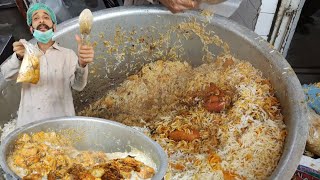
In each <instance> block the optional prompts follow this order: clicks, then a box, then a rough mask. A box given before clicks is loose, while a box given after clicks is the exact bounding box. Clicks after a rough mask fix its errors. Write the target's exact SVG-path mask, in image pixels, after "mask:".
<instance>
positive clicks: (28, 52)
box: [17, 40, 43, 84]
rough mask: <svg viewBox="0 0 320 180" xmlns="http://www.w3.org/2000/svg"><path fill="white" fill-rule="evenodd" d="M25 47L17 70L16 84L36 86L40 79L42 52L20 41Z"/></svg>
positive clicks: (24, 41)
mask: <svg viewBox="0 0 320 180" xmlns="http://www.w3.org/2000/svg"><path fill="white" fill-rule="evenodd" d="M20 42H21V43H22V44H23V46H24V47H25V53H24V57H23V60H22V64H21V67H20V70H19V74H18V78H17V83H19V82H24V83H32V84H37V83H38V81H39V79H40V57H41V56H42V54H43V53H42V52H41V51H40V50H39V49H38V48H36V47H35V46H34V45H32V44H31V43H29V42H27V41H26V40H20Z"/></svg>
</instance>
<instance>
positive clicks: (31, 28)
mask: <svg viewBox="0 0 320 180" xmlns="http://www.w3.org/2000/svg"><path fill="white" fill-rule="evenodd" d="M30 32H31V34H33V27H32V26H30Z"/></svg>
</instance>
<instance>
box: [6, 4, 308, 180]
mask: <svg viewBox="0 0 320 180" xmlns="http://www.w3.org/2000/svg"><path fill="white" fill-rule="evenodd" d="M190 16H192V17H195V18H196V19H197V20H205V19H206V18H207V17H203V16H201V15H200V14H199V13H197V12H187V13H182V14H175V15H173V14H171V13H170V12H169V11H167V10H164V9H161V8H158V7H121V8H115V9H108V10H103V11H98V12H95V13H94V27H93V29H92V34H93V37H92V40H93V41H98V45H97V47H96V50H95V51H96V57H97V59H96V60H95V64H94V65H91V66H90V71H91V70H92V71H94V72H95V73H93V74H90V78H89V82H88V85H87V87H86V89H85V90H84V91H82V92H80V93H75V96H74V99H75V106H76V109H77V110H78V111H79V110H81V109H82V108H83V107H84V106H86V105H88V104H89V103H90V102H93V101H95V100H96V99H98V98H99V97H101V96H102V95H104V94H105V92H106V91H107V90H108V89H110V88H113V87H115V86H116V84H118V83H119V82H121V81H122V80H123V79H124V78H125V77H126V76H125V75H126V74H127V73H132V72H133V71H129V70H128V69H127V67H128V66H130V65H136V66H137V62H139V63H140V64H143V63H145V62H146V61H144V58H145V57H149V58H150V55H149V54H148V53H145V54H140V55H139V56H131V55H129V54H125V55H124V61H123V62H122V63H120V64H119V63H118V61H116V60H115V56H110V55H108V54H106V53H105V46H104V43H102V42H103V41H104V40H105V39H107V40H110V41H111V42H112V41H113V35H114V32H115V29H116V27H117V26H120V27H122V28H123V30H128V29H132V28H133V27H134V28H135V29H136V35H135V36H136V38H137V39H138V38H139V37H140V36H141V35H144V36H149V37H152V38H159V36H158V34H157V33H158V32H163V33H164V32H166V31H168V27H169V26H170V25H176V24H177V23H180V22H182V21H185V20H188V19H189V17H190ZM77 22H78V21H77V19H71V20H69V21H67V22H64V23H62V24H60V25H59V26H58V32H57V33H56V40H57V41H58V42H59V43H60V45H62V46H64V47H67V48H72V49H74V50H76V48H77V47H76V43H75V40H74V34H75V33H79V31H78V24H77ZM206 29H207V30H214V32H215V33H216V34H217V35H218V36H220V38H221V39H223V41H225V42H226V43H228V45H229V46H230V50H231V53H232V54H233V55H234V56H235V57H237V58H239V59H244V60H248V61H249V62H251V63H252V64H253V65H254V66H255V67H256V68H257V69H260V70H261V71H262V73H263V75H264V76H265V77H268V78H269V79H270V81H271V83H272V85H273V87H274V88H275V90H276V96H277V97H278V99H279V100H280V103H281V106H282V113H283V115H284V117H285V124H286V125H287V131H288V135H287V138H286V141H285V147H284V150H283V155H282V157H281V159H280V161H279V164H278V166H277V168H276V169H275V171H274V172H273V174H272V176H271V177H270V178H271V179H290V178H291V176H292V175H293V174H294V172H295V170H296V168H297V166H298V164H299V161H300V158H301V155H302V153H303V151H304V147H305V142H306V138H307V132H308V119H307V116H306V112H307V111H306V104H305V102H304V94H303V91H302V89H301V85H300V83H299V80H298V79H297V77H296V75H295V73H294V71H293V70H292V69H291V67H290V65H289V64H288V62H287V61H286V60H285V59H284V58H283V56H282V55H281V54H279V53H278V52H277V51H275V50H273V49H272V47H271V46H270V45H269V44H268V43H267V42H266V41H265V40H263V39H262V38H261V37H259V36H258V35H256V34H255V33H253V32H252V31H250V30H248V29H247V28H244V27H242V26H240V25H238V24H237V23H235V22H232V21H230V20H228V19H225V18H223V17H219V16H214V17H213V18H211V19H210V23H209V24H208V25H207V26H206ZM101 32H103V34H100V33H101ZM175 42H181V43H182V45H183V47H184V50H185V51H184V54H181V56H182V58H184V59H185V60H186V61H188V62H190V63H191V64H193V65H194V66H197V65H199V64H201V63H202V62H201V61H200V60H199V59H201V57H202V56H203V51H202V44H201V42H200V41H199V40H197V39H196V38H194V39H193V40H186V41H184V40H178V39H172V40H171V41H170V42H167V43H168V46H164V47H163V48H164V49H165V50H169V49H170V48H171V45H172V44H174V43H175ZM127 45H128V46H130V43H128V44H127ZM119 48H120V47H119ZM211 51H212V52H213V53H214V54H219V52H221V51H222V50H221V48H219V47H215V46H213V47H211ZM151 59H152V57H151ZM153 60H156V59H153ZM108 63H109V65H111V66H110V67H109V68H107V70H106V64H108ZM140 67H141V66H140ZM137 69H139V68H137ZM0 90H1V91H2V93H3V95H2V96H0V106H1V108H0V115H1V121H2V122H1V123H2V124H3V123H5V122H7V121H8V120H9V119H10V118H11V115H12V114H14V113H15V112H16V111H17V108H18V103H19V94H20V90H19V87H18V86H17V85H15V83H7V82H4V80H3V78H2V77H0Z"/></svg>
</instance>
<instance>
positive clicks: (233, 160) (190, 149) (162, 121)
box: [79, 55, 286, 179]
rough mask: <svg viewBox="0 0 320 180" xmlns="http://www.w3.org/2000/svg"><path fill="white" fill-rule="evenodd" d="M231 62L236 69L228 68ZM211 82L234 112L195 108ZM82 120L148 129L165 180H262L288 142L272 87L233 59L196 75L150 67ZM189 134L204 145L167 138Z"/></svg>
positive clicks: (182, 67) (164, 64) (167, 65)
mask: <svg viewBox="0 0 320 180" xmlns="http://www.w3.org/2000/svg"><path fill="white" fill-rule="evenodd" d="M228 59H229V60H230V59H232V60H233V62H234V64H233V65H230V66H225V64H224V63H225V61H226V60H228ZM210 83H214V84H216V85H217V86H218V87H220V88H221V89H222V90H228V91H231V92H233V97H232V106H231V108H229V109H227V110H225V111H223V112H220V113H210V112H208V111H207V110H205V108H204V107H203V103H201V102H198V103H192V102H194V100H195V98H194V95H195V94H196V95H197V93H199V92H201V91H203V90H204V89H205V88H206V87H207V86H209V84H210ZM196 98H197V97H196ZM79 115H84V116H94V117H102V118H106V119H113V120H115V121H119V122H122V123H124V124H127V125H130V126H139V127H143V130H142V131H143V132H145V133H146V134H147V135H149V136H150V137H151V138H153V139H154V140H155V141H157V142H158V143H159V144H160V145H161V146H162V147H163V148H164V149H165V151H166V152H167V154H168V156H169V161H170V163H169V169H168V172H167V175H166V179H190V178H194V179H203V178H204V177H206V178H208V177H212V178H218V179H219V178H221V179H223V178H228V177H233V178H235V179H244V178H247V179H265V178H266V177H267V176H269V175H271V173H272V172H273V170H274V169H275V167H276V166H277V163H278V161H279V159H280V156H281V154H282V149H283V144H284V139H285V137H286V129H285V124H284V122H283V116H282V115H281V113H280V104H279V101H278V100H277V98H276V97H275V96H274V90H273V89H272V87H271V84H270V82H269V81H268V80H267V79H265V78H263V77H262V73H261V72H260V71H259V70H257V69H255V68H254V67H253V66H252V65H251V64H250V63H248V62H246V61H241V60H238V59H235V58H234V57H232V56H229V55H225V56H221V57H218V59H217V60H216V61H215V62H214V63H209V64H203V65H201V66H199V67H197V68H192V67H191V66H190V65H189V64H188V63H186V62H179V61H174V62H172V61H162V60H160V61H157V62H154V63H150V64H147V65H145V66H144V67H143V68H142V70H141V71H140V72H139V73H137V74H135V75H132V76H130V77H128V79H127V80H125V81H124V82H123V83H122V84H121V85H120V86H119V87H118V88H116V89H115V90H111V91H109V92H108V93H107V95H106V96H105V97H103V98H101V99H100V100H98V101H97V102H95V103H93V104H91V105H90V106H89V107H87V108H86V109H85V110H83V111H82V112H80V113H79ZM146 128H147V129H148V130H149V131H148V132H146ZM190 129H197V130H199V131H200V136H201V138H200V139H195V140H193V141H191V142H187V141H183V140H182V141H178V142H177V141H173V140H171V139H170V138H168V134H169V133H170V132H172V131H174V130H183V131H190Z"/></svg>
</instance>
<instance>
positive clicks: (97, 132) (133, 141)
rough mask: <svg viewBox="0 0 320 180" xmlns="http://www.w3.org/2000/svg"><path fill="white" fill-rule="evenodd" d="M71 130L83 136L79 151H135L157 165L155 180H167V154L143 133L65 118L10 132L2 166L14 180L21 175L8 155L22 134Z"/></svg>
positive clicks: (101, 121) (91, 120) (114, 124)
mask: <svg viewBox="0 0 320 180" xmlns="http://www.w3.org/2000/svg"><path fill="white" fill-rule="evenodd" d="M64 129H66V130H70V129H72V130H73V131H74V132H73V133H72V134H81V138H82V139H81V141H80V142H78V143H76V145H75V147H76V148H77V149H79V150H94V151H104V152H108V153H112V152H130V151H131V149H132V148H136V149H138V150H140V151H142V152H143V153H145V154H146V155H147V156H148V157H150V158H151V159H152V160H153V162H154V163H155V164H156V167H157V172H156V174H155V175H154V176H153V178H152V179H154V180H160V179H162V178H163V177H164V175H165V173H166V170H167V165H168V160H167V154H166V153H165V152H164V151H163V149H162V148H161V146H160V145H159V144H157V143H156V142H154V141H153V140H152V139H150V138H149V137H147V136H146V135H144V134H143V133H141V132H139V131H137V130H135V129H133V128H131V127H128V126H125V125H123V124H120V123H117V122H114V121H109V120H105V119H99V118H89V117H64V118H55V119H47V120H43V121H38V122H35V123H31V124H27V125H25V126H22V127H20V128H18V129H16V130H14V131H13V132H12V133H10V134H9V135H8V136H7V137H6V138H5V139H4V141H3V142H2V144H1V166H2V168H3V170H4V171H5V172H6V173H7V175H10V176H11V177H12V178H16V179H18V176H17V175H16V174H15V173H14V172H12V171H11V169H10V168H9V167H8V165H7V156H8V154H9V153H10V152H11V151H12V149H13V145H14V143H15V141H16V140H17V138H18V137H19V135H21V134H23V133H31V132H34V133H35V132H39V131H44V132H48V131H55V132H57V131H60V130H64Z"/></svg>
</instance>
